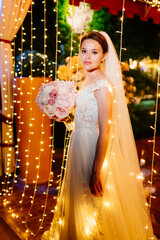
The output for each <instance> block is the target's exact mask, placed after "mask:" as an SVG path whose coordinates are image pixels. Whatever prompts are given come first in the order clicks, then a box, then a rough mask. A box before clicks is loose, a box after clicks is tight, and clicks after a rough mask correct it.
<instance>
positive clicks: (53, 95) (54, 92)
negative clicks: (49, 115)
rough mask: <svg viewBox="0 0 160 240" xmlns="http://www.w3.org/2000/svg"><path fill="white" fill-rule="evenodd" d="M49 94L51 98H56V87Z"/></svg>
mask: <svg viewBox="0 0 160 240" xmlns="http://www.w3.org/2000/svg"><path fill="white" fill-rule="evenodd" d="M49 96H50V97H51V98H56V97H57V90H56V89H53V90H52V91H51V92H50V93H49Z"/></svg>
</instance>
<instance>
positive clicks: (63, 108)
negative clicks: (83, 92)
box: [36, 81, 77, 121]
mask: <svg viewBox="0 0 160 240" xmlns="http://www.w3.org/2000/svg"><path fill="white" fill-rule="evenodd" d="M76 97H77V90H76V87H75V84H74V82H73V81H52V82H49V83H46V84H44V83H42V85H41V87H40V89H39V92H38V95H37V98H36V103H37V104H38V106H39V108H40V110H42V111H44V112H45V114H46V115H47V116H48V117H49V118H53V119H55V120H56V121H61V120H62V121H63V120H64V121H65V119H66V118H67V117H68V119H69V121H71V120H73V119H72V114H70V113H71V112H73V109H74V106H75V101H76Z"/></svg>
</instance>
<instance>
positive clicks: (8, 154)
mask: <svg viewBox="0 0 160 240" xmlns="http://www.w3.org/2000/svg"><path fill="white" fill-rule="evenodd" d="M5 8H6V6H5V5H4V4H3V5H2V13H1V24H2V29H3V32H2V33H1V34H0V44H2V45H4V44H5V43H8V44H11V42H10V41H9V40H5V39H4V32H5V28H6V26H5V24H6V23H5V22H6V16H5V14H4V12H5ZM11 51H13V49H11ZM3 54H4V73H3V75H2V93H1V95H2V99H3V105H4V108H3V114H4V115H5V116H6V117H7V118H8V119H7V120H6V123H2V130H3V140H4V141H5V142H4V144H5V145H6V148H5V150H6V151H4V153H3V154H4V156H5V163H4V169H5V176H4V180H3V181H2V183H1V184H2V189H1V192H0V196H2V198H1V199H2V201H3V204H4V205H6V203H8V200H7V199H6V197H7V196H10V189H11V187H10V184H11V181H10V179H11V177H12V174H11V171H12V167H11V165H12V155H13V154H14V151H13V118H12V117H13V104H12V103H10V100H11V98H10V96H9V94H10V92H9V89H10V84H9V83H8V76H10V74H13V71H12V70H11V71H10V72H9V70H8V66H9V59H8V47H7V46H6V47H5V48H4V52H3ZM8 93H9V94H8ZM13 156H14V155H13ZM3 196H5V198H3Z"/></svg>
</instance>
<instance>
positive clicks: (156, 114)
mask: <svg viewBox="0 0 160 240" xmlns="http://www.w3.org/2000/svg"><path fill="white" fill-rule="evenodd" d="M159 72H160V52H159V67H158V77H157V93H156V104H155V112H154V114H155V117H154V127H153V126H150V127H151V128H152V129H153V130H154V135H153V140H149V142H152V143H153V149H152V162H151V178H150V181H148V183H149V184H150V188H151V189H152V186H153V177H154V174H156V173H157V171H156V170H155V169H154V161H155V155H157V156H159V153H157V152H156V150H155V148H156V132H157V117H158V102H159V89H160V76H159V75H160V73H159ZM152 198H156V197H155V196H153V195H152V191H149V203H148V209H149V212H150V210H151V204H152ZM148 235H149V223H148V226H147V237H148ZM147 239H149V238H147Z"/></svg>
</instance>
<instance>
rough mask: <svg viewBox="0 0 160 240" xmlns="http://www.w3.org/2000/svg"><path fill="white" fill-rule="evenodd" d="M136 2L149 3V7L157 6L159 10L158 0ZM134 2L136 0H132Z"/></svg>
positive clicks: (159, 2)
mask: <svg viewBox="0 0 160 240" xmlns="http://www.w3.org/2000/svg"><path fill="white" fill-rule="evenodd" d="M137 1H138V2H142V3H146V4H149V5H150V6H151V7H157V8H158V9H159V10H160V1H159V0H137ZM133 2H136V0H133Z"/></svg>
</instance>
